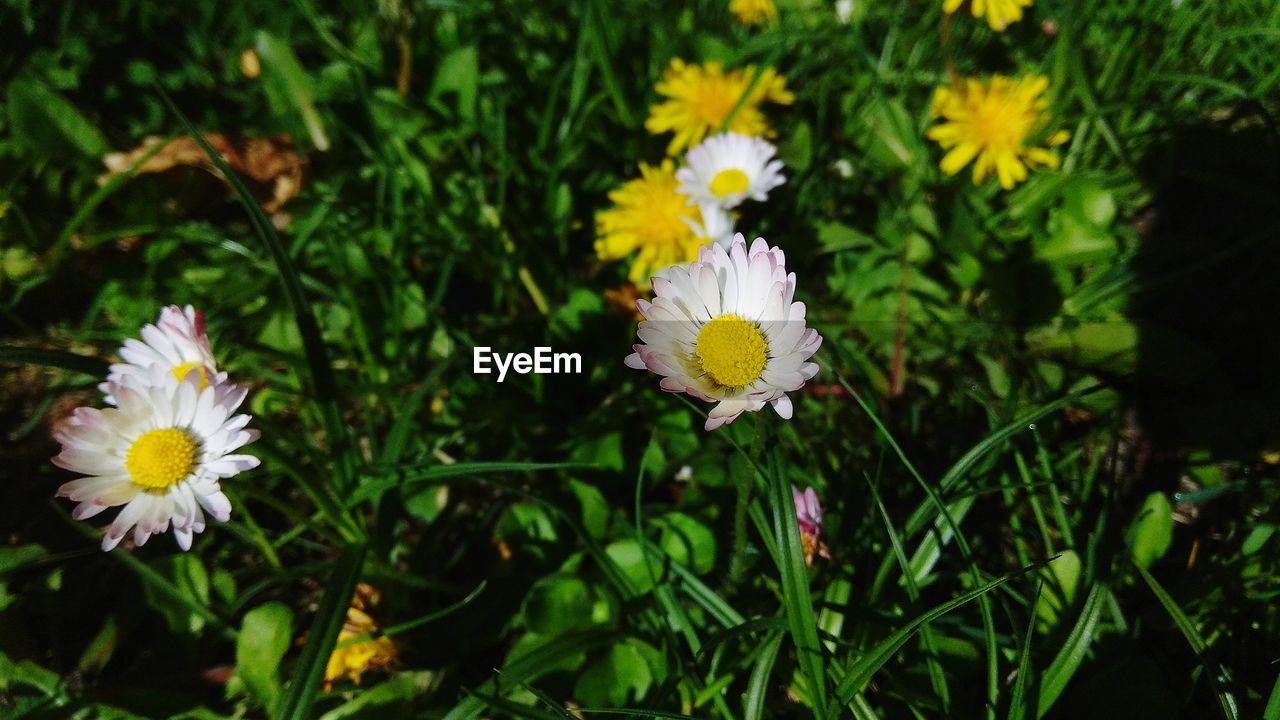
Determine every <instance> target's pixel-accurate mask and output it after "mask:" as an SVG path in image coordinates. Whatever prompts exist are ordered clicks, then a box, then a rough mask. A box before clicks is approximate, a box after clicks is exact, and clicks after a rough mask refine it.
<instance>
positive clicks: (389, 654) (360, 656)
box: [324, 583, 400, 691]
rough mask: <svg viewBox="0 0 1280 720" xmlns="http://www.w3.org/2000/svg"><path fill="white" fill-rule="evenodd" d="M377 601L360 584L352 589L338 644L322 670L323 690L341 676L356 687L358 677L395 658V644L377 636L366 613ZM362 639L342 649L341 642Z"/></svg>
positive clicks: (373, 592)
mask: <svg viewBox="0 0 1280 720" xmlns="http://www.w3.org/2000/svg"><path fill="white" fill-rule="evenodd" d="M379 599H380V596H379V595H378V591H377V590H375V589H373V588H372V587H371V586H369V585H366V584H364V583H360V585H359V586H357V587H356V594H355V597H353V598H351V607H349V608H347V621H346V622H345V623H343V625H342V631H341V632H339V633H338V642H337V644H336V645H335V646H334V650H333V654H332V655H330V656H329V663H328V664H327V665H326V666H325V669H324V689H325V690H326V691H328V690H329V689H331V688H332V687H333V684H334V683H335V682H337V681H339V680H341V679H342V678H343V677H350V678H351V681H352V682H354V683H355V684H356V685H359V684H360V676H361V674H363V673H366V672H369V671H370V670H380V669H382V668H385V667H389V666H391V665H393V664H395V662H396V660H398V659H399V657H400V651H399V649H398V648H397V647H396V644H395V643H394V642H393V641H392V640H391V638H389V637H385V636H378V624H377V623H375V622H374V621H373V618H372V617H370V616H369V614H368V613H367V612H366V610H367V609H368V608H370V607H372V606H373V605H377V604H378V600H379ZM362 636H368V639H366V640H361V641H359V642H355V643H351V644H350V645H346V646H345V647H344V643H347V642H349V641H351V640H354V639H355V638H358V637H362Z"/></svg>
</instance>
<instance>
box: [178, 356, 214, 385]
mask: <svg viewBox="0 0 1280 720" xmlns="http://www.w3.org/2000/svg"><path fill="white" fill-rule="evenodd" d="M192 370H199V371H200V389H201V390H204V389H205V388H207V387H209V371H208V370H205V369H204V365H201V364H200V363H194V362H189V363H182V364H181V365H179V366H178V367H176V368H174V369H173V376H174V377H176V378H178V382H182V381H183V380H184V379H186V377H187V373H189V372H191V371H192Z"/></svg>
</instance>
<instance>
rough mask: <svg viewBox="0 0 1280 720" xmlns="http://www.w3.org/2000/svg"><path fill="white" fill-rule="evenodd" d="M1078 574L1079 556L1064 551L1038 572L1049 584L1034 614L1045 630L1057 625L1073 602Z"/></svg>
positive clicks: (1078, 578) (1072, 551) (1078, 581)
mask: <svg viewBox="0 0 1280 720" xmlns="http://www.w3.org/2000/svg"><path fill="white" fill-rule="evenodd" d="M1080 572H1081V564H1080V555H1079V554H1078V553H1076V551H1075V550H1066V551H1064V552H1063V553H1062V554H1061V555H1059V556H1058V557H1056V558H1054V559H1053V560H1051V561H1049V567H1047V568H1045V569H1044V570H1042V571H1041V572H1040V574H1041V576H1043V577H1045V578H1046V580H1048V581H1049V582H1050V583H1051V585H1050V586H1049V592H1048V593H1047V594H1042V595H1041V596H1039V600H1038V602H1037V603H1036V612H1037V613H1038V614H1039V617H1040V620H1041V621H1043V622H1044V625H1045V627H1046V628H1051V627H1053V626H1054V625H1057V624H1058V620H1059V619H1060V618H1061V617H1062V613H1063V611H1064V610H1066V609H1067V608H1069V607H1071V605H1072V604H1073V603H1074V602H1075V600H1076V587H1077V586H1078V585H1079V583H1080Z"/></svg>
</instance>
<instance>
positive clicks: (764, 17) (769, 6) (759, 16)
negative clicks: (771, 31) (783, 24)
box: [729, 0, 778, 25]
mask: <svg viewBox="0 0 1280 720" xmlns="http://www.w3.org/2000/svg"><path fill="white" fill-rule="evenodd" d="M729 11H730V12H732V13H733V14H734V16H735V17H737V18H738V22H740V23H742V24H743V25H764V24H765V23H771V22H773V20H774V18H776V17H778V7H777V6H776V5H774V4H773V0H729Z"/></svg>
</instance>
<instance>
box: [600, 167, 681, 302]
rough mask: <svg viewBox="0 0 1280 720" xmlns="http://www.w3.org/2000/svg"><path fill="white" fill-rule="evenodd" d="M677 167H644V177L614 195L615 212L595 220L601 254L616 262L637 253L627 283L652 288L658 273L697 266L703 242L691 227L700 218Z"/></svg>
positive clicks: (602, 257)
mask: <svg viewBox="0 0 1280 720" xmlns="http://www.w3.org/2000/svg"><path fill="white" fill-rule="evenodd" d="M678 185H679V183H678V182H676V170H675V165H674V164H672V162H671V161H670V160H664V161H662V164H661V165H659V166H658V167H653V166H650V165H646V164H644V163H640V177H639V178H636V179H635V180H629V181H628V182H626V183H625V184H623V186H622V187H620V188H618V189H617V190H614V191H613V192H611V193H609V199H610V200H612V201H613V204H614V207H613V208H610V209H609V210H606V211H604V212H602V213H600V214H599V215H597V216H596V235H597V238H598V239H597V240H596V254H597V255H598V256H599V257H600V259H601V260H616V259H618V258H622V257H626V256H627V255H630V254H631V253H632V252H636V251H638V252H637V254H636V256H635V260H634V261H633V262H632V264H631V272H630V273H629V274H628V276H627V277H628V279H629V280H630V281H631V282H633V283H636V284H637V285H644V286H646V287H647V286H648V283H649V277H650V276H651V275H652V274H653V272H654V271H656V270H660V269H662V268H664V267H667V266H670V265H675V264H678V263H684V262H692V261H693V260H695V259H697V257H698V247H699V246H701V245H702V244H703V242H704V240H703V239H702V238H699V237H697V235H695V234H694V232H693V228H692V227H691V226H690V224H689V223H691V222H692V223H697V222H699V221H700V220H701V213H699V211H698V208H697V207H696V206H694V205H690V204H688V203H689V198H687V197H686V196H684V195H681V194H680V193H679V192H678V191H677V190H676V187H677V186H678Z"/></svg>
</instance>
